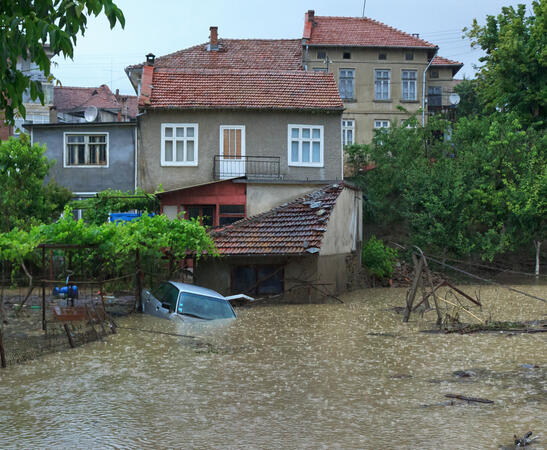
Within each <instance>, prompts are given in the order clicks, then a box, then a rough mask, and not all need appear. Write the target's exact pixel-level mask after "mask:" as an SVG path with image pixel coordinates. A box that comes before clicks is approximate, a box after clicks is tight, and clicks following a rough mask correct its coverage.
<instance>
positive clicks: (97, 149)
mask: <svg viewBox="0 0 547 450" xmlns="http://www.w3.org/2000/svg"><path fill="white" fill-rule="evenodd" d="M64 161H65V167H108V133H91V132H89V133H65V156H64Z"/></svg>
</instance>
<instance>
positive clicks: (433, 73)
mask: <svg viewBox="0 0 547 450" xmlns="http://www.w3.org/2000/svg"><path fill="white" fill-rule="evenodd" d="M429 78H439V71H438V70H431V71H429Z"/></svg>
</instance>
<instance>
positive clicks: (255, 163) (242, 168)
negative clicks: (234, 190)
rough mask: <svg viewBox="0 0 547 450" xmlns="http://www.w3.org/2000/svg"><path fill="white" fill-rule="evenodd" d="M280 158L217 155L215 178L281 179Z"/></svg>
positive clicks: (214, 167)
mask: <svg viewBox="0 0 547 450" xmlns="http://www.w3.org/2000/svg"><path fill="white" fill-rule="evenodd" d="M279 160H280V158H279V156H235V155H234V156H223V155H215V156H214V162H213V178H214V179H215V180H222V179H225V178H234V177H247V178H253V179H262V180H277V179H279V178H280V164H279Z"/></svg>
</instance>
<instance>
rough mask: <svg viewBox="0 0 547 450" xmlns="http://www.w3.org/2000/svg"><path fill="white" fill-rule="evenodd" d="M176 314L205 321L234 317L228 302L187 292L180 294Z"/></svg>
mask: <svg viewBox="0 0 547 450" xmlns="http://www.w3.org/2000/svg"><path fill="white" fill-rule="evenodd" d="M177 312H178V313H179V314H188V315H189V316H195V317H199V318H200V319H205V320H212V319H230V318H234V317H235V314H234V311H233V309H232V307H231V306H230V304H229V303H228V301H226V300H223V299H221V298H214V297H208V296H206V295H199V294H190V293H189V292H181V293H180V296H179V306H178V309H177Z"/></svg>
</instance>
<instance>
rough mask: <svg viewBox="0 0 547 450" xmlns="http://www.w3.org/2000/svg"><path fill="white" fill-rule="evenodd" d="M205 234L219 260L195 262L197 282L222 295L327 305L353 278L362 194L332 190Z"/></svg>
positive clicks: (344, 186) (346, 187)
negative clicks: (243, 294) (210, 236)
mask: <svg viewBox="0 0 547 450" xmlns="http://www.w3.org/2000/svg"><path fill="white" fill-rule="evenodd" d="M211 235H212V238H213V240H214V242H215V246H216V248H217V250H218V252H219V253H220V257H216V258H213V257H205V258H202V259H200V260H199V261H198V262H197V264H196V266H195V269H194V276H195V281H196V283H197V284H201V285H204V286H207V287H210V288H211V289H214V290H216V291H218V292H220V293H222V294H224V295H230V294H232V293H234V294H236V293H238V294H239V293H245V294H247V295H251V296H253V297H255V298H264V297H275V298H276V299H277V300H280V301H284V302H295V303H306V302H322V301H329V300H330V301H333V300H332V299H333V296H336V295H338V294H339V293H341V292H343V291H346V290H348V289H350V288H351V287H352V286H353V285H354V282H355V281H356V275H358V274H359V270H360V248H361V236H362V195H361V192H360V191H359V190H358V189H356V188H354V187H353V186H352V185H350V184H348V183H346V182H340V183H335V184H330V185H328V186H325V187H323V188H321V189H319V190H315V191H313V192H312V193H310V194H307V195H304V196H302V197H300V198H297V199H295V200H293V201H290V202H287V203H284V204H282V205H280V206H278V207H276V208H274V209H272V210H270V211H267V212H264V213H262V214H259V215H256V216H252V217H248V218H246V219H242V220H239V221H237V222H234V223H232V224H230V225H226V226H224V227H220V228H218V229H213V230H212V233H211Z"/></svg>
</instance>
